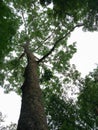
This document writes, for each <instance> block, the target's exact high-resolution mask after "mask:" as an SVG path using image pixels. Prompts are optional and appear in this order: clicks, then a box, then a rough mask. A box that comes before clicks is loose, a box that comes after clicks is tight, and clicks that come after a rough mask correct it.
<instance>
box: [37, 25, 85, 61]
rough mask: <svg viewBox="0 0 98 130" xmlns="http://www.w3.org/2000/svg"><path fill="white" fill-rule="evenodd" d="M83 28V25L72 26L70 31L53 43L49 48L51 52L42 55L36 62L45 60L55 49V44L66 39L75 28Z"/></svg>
mask: <svg viewBox="0 0 98 130" xmlns="http://www.w3.org/2000/svg"><path fill="white" fill-rule="evenodd" d="M81 26H83V24H78V25H76V26H74V27H73V28H72V29H71V30H70V31H68V32H67V33H66V34H65V35H64V36H63V37H61V38H59V39H58V40H57V41H56V42H55V43H54V46H53V47H52V48H51V50H50V51H49V52H48V53H47V54H46V55H44V56H43V57H42V58H41V59H40V60H39V61H38V62H42V61H43V60H44V59H45V58H47V57H48V56H49V55H50V54H51V53H52V52H53V51H54V49H55V48H56V46H57V44H58V43H59V42H60V41H62V40H63V39H64V38H66V37H67V36H68V35H69V34H70V33H71V32H72V31H73V30H74V29H75V28H77V27H81Z"/></svg>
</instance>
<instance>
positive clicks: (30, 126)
mask: <svg viewBox="0 0 98 130" xmlns="http://www.w3.org/2000/svg"><path fill="white" fill-rule="evenodd" d="M25 53H26V55H27V60H28V64H27V66H26V69H25V73H24V77H25V80H24V83H23V86H22V106H21V112H20V118H19V121H18V127H17V130H48V126H47V121H46V116H45V112H44V106H43V103H42V97H41V96H42V95H41V94H42V93H41V89H40V86H39V79H38V63H37V61H36V59H35V57H34V55H33V54H32V53H31V52H30V50H29V49H28V48H25Z"/></svg>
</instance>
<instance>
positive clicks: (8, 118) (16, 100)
mask: <svg viewBox="0 0 98 130" xmlns="http://www.w3.org/2000/svg"><path fill="white" fill-rule="evenodd" d="M20 105H21V98H20V96H18V95H17V94H16V93H14V92H10V94H4V92H3V89H1V88H0V112H2V114H3V115H4V116H5V119H4V120H5V122H4V124H10V123H11V122H13V123H17V122H18V118H19V114H20Z"/></svg>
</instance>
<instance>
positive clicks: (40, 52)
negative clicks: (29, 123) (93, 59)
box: [0, 0, 98, 130]
mask: <svg viewBox="0 0 98 130" xmlns="http://www.w3.org/2000/svg"><path fill="white" fill-rule="evenodd" d="M50 2H51V1H49V0H40V3H41V4H40V3H39V2H38V1H35V0H33V1H32V0H29V1H28V0H25V1H23V0H17V2H16V1H15V0H1V1H0V16H1V19H0V28H1V29H0V39H1V41H0V42H1V46H0V53H1V54H0V55H1V57H0V67H1V70H0V85H1V86H2V87H4V89H5V92H9V91H12V90H14V91H16V92H17V93H18V94H21V91H20V87H21V85H22V81H23V73H24V69H25V66H26V63H27V62H26V58H25V57H23V59H21V58H19V57H20V56H21V54H23V49H22V48H21V46H22V45H23V44H24V43H26V42H27V41H30V49H31V51H32V52H33V53H34V55H35V56H36V57H37V59H41V58H42V57H43V56H45V55H46V56H47V58H46V59H45V60H43V62H42V63H40V65H39V70H38V72H39V77H40V85H41V87H42V88H43V96H44V98H45V101H44V104H45V110H46V114H47V119H48V125H49V128H50V130H54V129H55V130H56V129H58V130H63V129H69V130H73V129H74V128H76V129H79V130H83V129H89V128H88V127H89V126H90V127H93V124H94V122H95V118H94V117H96V121H97V116H96V114H95V113H94V110H96V107H97V91H98V90H97V84H98V83H97V82H96V81H95V78H94V74H95V72H94V74H93V73H92V74H90V75H89V76H87V77H86V78H85V80H83V79H81V77H80V73H79V72H78V71H77V70H76V68H75V67H74V66H73V67H72V68H71V66H70V59H71V58H72V56H73V55H74V53H75V52H76V45H75V43H73V44H68V43H67V39H68V37H69V36H70V33H71V32H72V31H73V30H74V29H75V27H79V26H83V29H85V30H90V31H94V30H97V29H98V28H97V24H98V22H97V20H98V18H97V14H98V8H97V7H96V6H97V3H98V1H97V0H93V1H92V0H85V1H82V0H81V1H79V0H69V1H68V0H66V1H64V0H61V1H59V0H53V3H52V4H53V8H52V7H50ZM46 5H47V6H46ZM2 9H3V11H2ZM77 25H78V26H77ZM60 39H61V40H60ZM55 43H57V44H55ZM53 47H54V48H53ZM51 48H53V49H52V50H53V51H51V53H49V52H50V50H51ZM47 54H50V55H47ZM5 81H6V82H5ZM79 86H82V89H80V95H79V97H78V102H77V103H76V104H75V103H74V102H73V101H72V100H71V99H68V91H69V90H70V89H71V90H72V94H74V93H77V92H76V91H75V87H76V88H78V87H79ZM74 91H75V92H74ZM88 93H89V94H88ZM94 94H95V95H94ZM43 100H44V99H43ZM86 100H87V101H86ZM10 129H12V126H10Z"/></svg>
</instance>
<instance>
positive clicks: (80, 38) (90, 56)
mask: <svg viewBox="0 0 98 130" xmlns="http://www.w3.org/2000/svg"><path fill="white" fill-rule="evenodd" d="M68 42H69V43H70V44H71V43H73V42H77V44H76V46H77V52H76V53H75V54H74V56H73V58H72V60H71V63H72V64H75V65H76V68H77V69H78V70H79V71H80V72H81V73H82V76H85V75H87V74H88V73H89V72H90V71H92V70H93V69H94V68H96V64H97V63H98V32H92V33H91V32H83V31H82V29H79V28H78V29H76V30H75V31H74V32H72V33H71V37H70V38H69V40H68Z"/></svg>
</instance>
